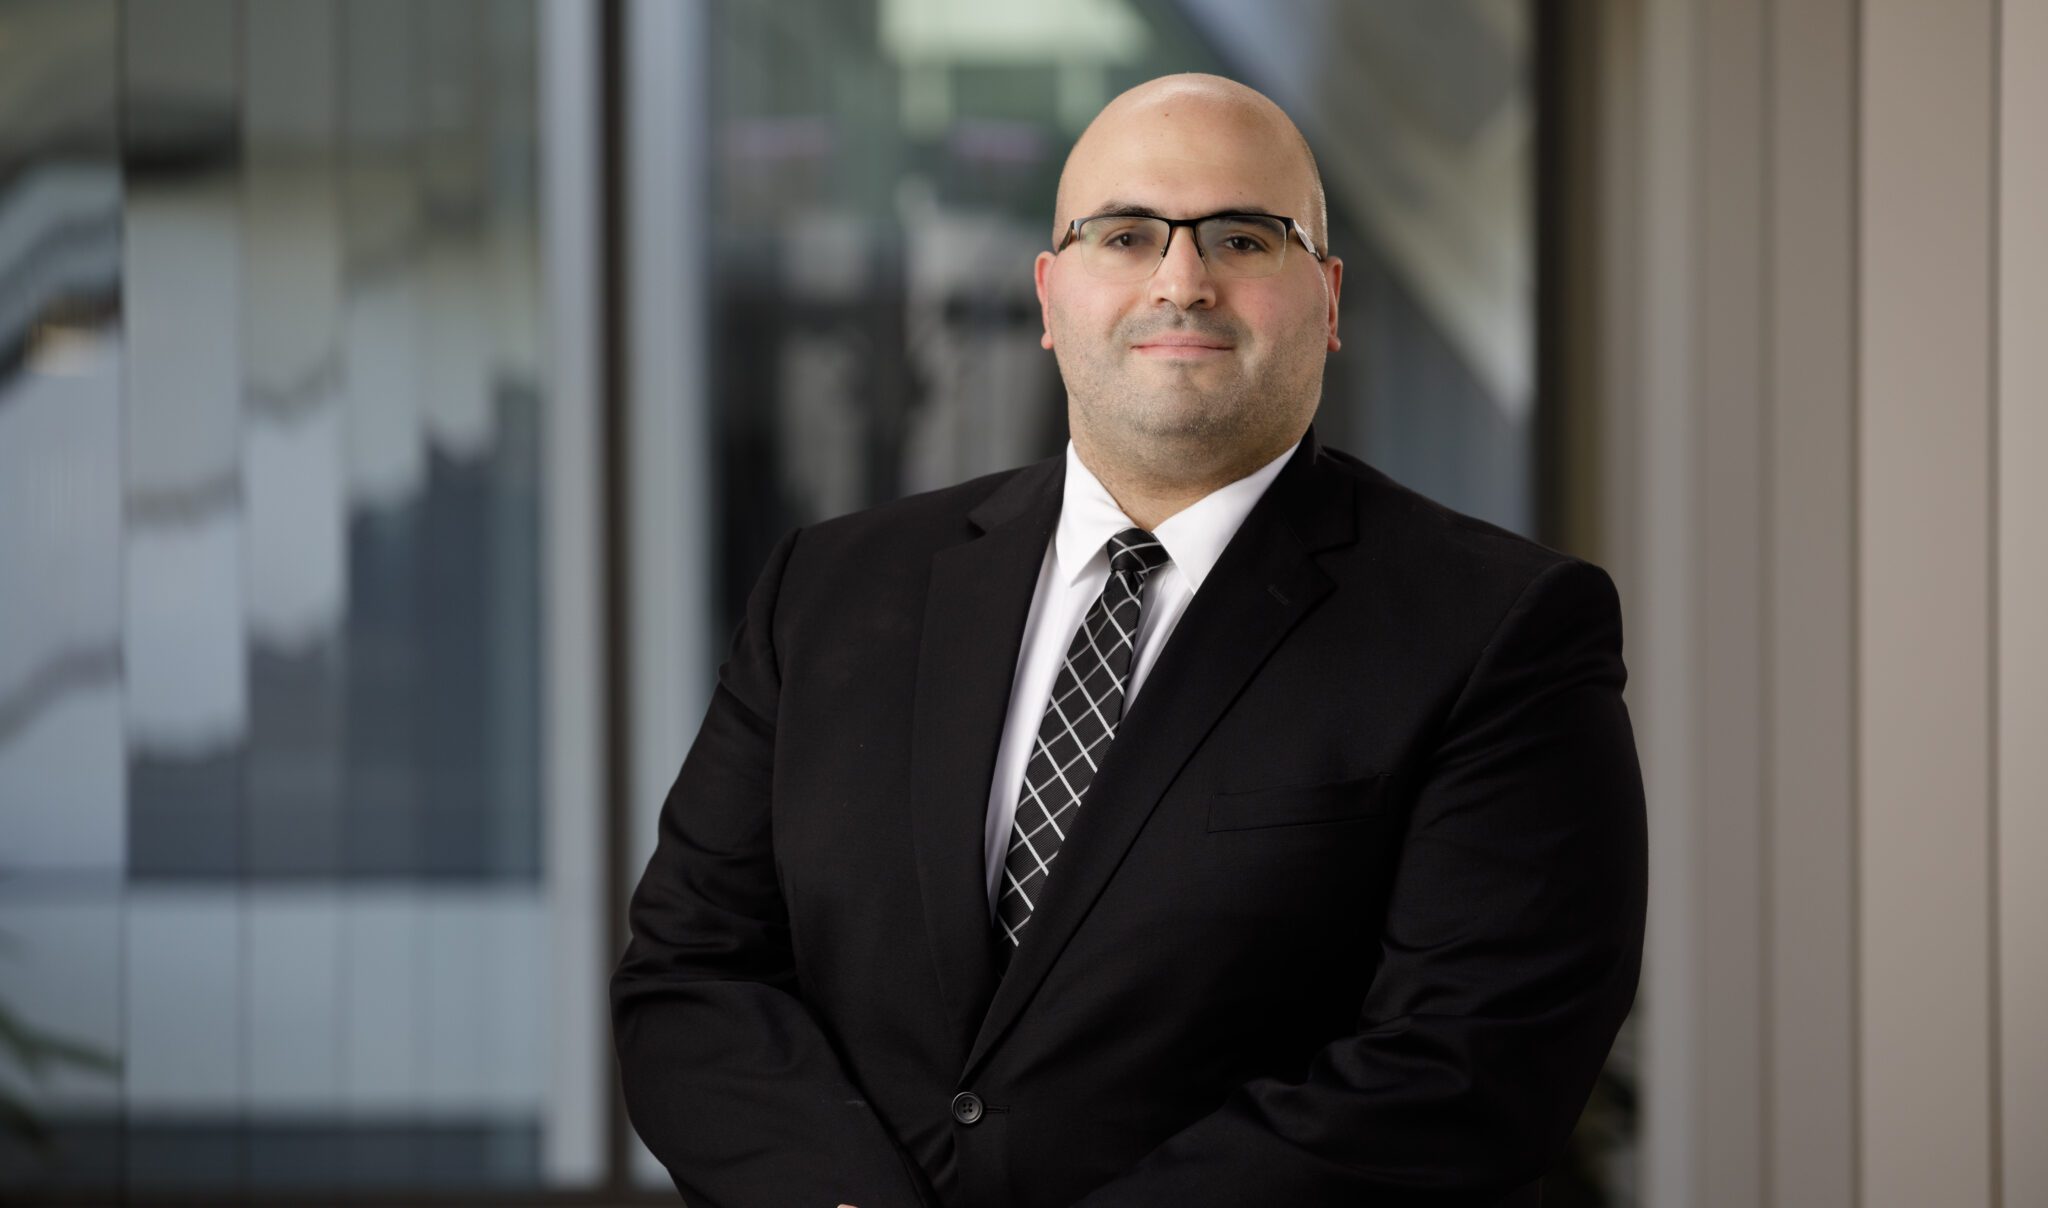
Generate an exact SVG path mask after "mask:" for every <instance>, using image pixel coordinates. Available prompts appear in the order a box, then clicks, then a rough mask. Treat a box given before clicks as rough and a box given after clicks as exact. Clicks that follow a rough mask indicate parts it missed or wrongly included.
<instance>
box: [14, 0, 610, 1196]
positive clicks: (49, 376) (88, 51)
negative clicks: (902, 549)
mask: <svg viewBox="0 0 2048 1208" xmlns="http://www.w3.org/2000/svg"><path fill="white" fill-rule="evenodd" d="M536 53H537V50H536V46H535V31H534V6H533V5H532V4H527V3H475V2H471V0H461V2H457V3H436V4H434V5H419V4H413V3H407V2H405V0H355V2H351V3H345V4H344V3H338V2H336V0H265V2H264V3H261V4H250V3H238V2H236V0H152V2H151V3H146V4H144V3H130V4H125V5H124V4H116V3H113V2H112V0H107V2H104V3H102V2H85V3H81V2H78V0H47V2H42V3H18V2H10V3H6V4H4V5H0V920H4V921H0V938H4V940H5V941H6V942H5V943H4V944H0V1012H4V1013H5V1020H4V1021H5V1022H6V1023H7V1025H8V1026H9V1027H10V1028H16V1027H18V1028H20V1029H22V1031H23V1034H25V1035H29V1036H31V1037H37V1038H41V1041H42V1043H44V1045H45V1053H46V1057H47V1062H46V1064H47V1073H46V1074H45V1075H44V1076H42V1077H37V1076H35V1075H34V1072H33V1071H31V1070H30V1069H29V1068H28V1067H27V1066H26V1065H24V1064H23V1063H22V1062H21V1061H20V1060H18V1059H15V1058H10V1057H6V1056H0V1104H7V1105H17V1106H19V1107H21V1108H22V1109H23V1114H20V1115H17V1114H16V1113H14V1112H12V1111H8V1112H0V1198H4V1199H12V1198H14V1197H15V1196H17V1195H20V1194H30V1195H33V1194H34V1193H36V1192H51V1191H58V1190H63V1189H93V1188H97V1189H101V1190H106V1189H112V1188H117V1187H118V1188H123V1189H126V1190H128V1191H131V1192H134V1193H138V1194H148V1193H154V1192H181V1193H193V1194H199V1195H202V1196H207V1195H216V1194H218V1195H222V1196H235V1197H242V1196H247V1195H252V1194H253V1195H256V1196H258V1197H259V1198H260V1197H261V1196H262V1195H263V1194H265V1193H267V1192H269V1191H273V1190H276V1191H286V1190H333V1189H343V1190H348V1189H360V1190H363V1191H365V1192H371V1193H378V1192H392V1193H400V1192H409V1191H416V1190H419V1189H432V1188H441V1189H450V1190H480V1189H486V1188H496V1189H503V1190H507V1191H514V1190H522V1189H523V1190H534V1191H538V1190H540V1189H542V1188H543V1187H545V1186H549V1185H552V1184H554V1183H555V1182H556V1180H555V1179H554V1177H553V1176H552V1175H551V1173H550V1166H549V1162H548V1160H547V1159H546V1157H545V1156H544V1155H545V1153H546V1152H547V1151H546V1149H545V1147H544V1145H543V1141H544V1135H543V1134H544V1130H545V1129H546V1128H547V1126H548V1107H549V1098H550V1087H551V1085H552V1081H553V1080H554V1079H556V1078H558V1077H565V1076H566V1077H574V1078H582V1077H594V1076H595V1074H596V1072H595V1071H564V1070H560V1069H557V1068H555V1067H554V1066H553V1065H552V1064H551V1053H552V1051H553V1049H552V1047H551V1044H550V1039H549V1035H548V1029H549V1027H550V1020H549V1018H548V1015H547V1004H548V1003H549V1002H550V994H549V984H548V983H549V977H550V971H549V967H548V966H549V963H550V962H551V961H552V960H553V959H554V953H553V952H552V950H551V947H550V945H551V943H552V942H554V941H553V937H556V936H559V935H561V934H563V932H562V931H561V929H560V927H559V926H557V925H556V922H555V920H553V919H551V917H550V909H551V904H550V902H549V900H548V899H547V896H546V894H545V893H544V890H543V884H542V872H543V861H542V852H541V846H540V842H541V840H540V816H541V793H540V787H539V786H540V783H541V774H540V773H541V769H540V756H539V752H540V751H541V750H542V749H543V742H542V739H543V735H542V733H541V725H542V722H541V712H540V708H539V703H540V692H541V683H540V673H539V668H540V666H541V654H542V651H541V644H542V635H541V620H542V617H541V611H540V598H541V594H540V593H541V583H540V581H539V567H540V565H541V563H540V542H541V520H542V517H543V512H544V509H545V507H546V506H547V503H548V501H547V499H545V498H544V496H543V493H542V490H541V476H540V471H539V455H540V446H539V439H538V432H539V429H540V425H541V422H542V420H543V418H544V415H545V413H544V411H543V408H545V407H546V406H548V405H549V403H548V400H547V399H546V398H545V397H543V393H542V389H541V379H540V376H539V357H538V352H537V350H538V348H539V345H540V325H541V323H542V320H543V313H542V301H541V296H540V290H541V287H542V281H541V279H540V270H539V258H538V251H537V248H538V238H539V236H538V231H537V222H538V213H537V206H536V202H535V194H536V182H535V179H534V177H535V171H536V165H537V163H538V148H537V146H536V142H537V134H536V123H535V120H534V114H533V108H534V106H535V104H536V103H537V95H536V78H537V68H536V63H535V59H536ZM117 106H118V113H117ZM599 989H600V988H599V987H597V986H595V985H593V986H592V987H591V993H592V994H596V993H598V992H599ZM17 1119H18V1120H28V1119H33V1120H34V1122H35V1123H34V1125H33V1127H32V1128H31V1127H29V1126H26V1125H16V1124H14V1123H11V1121H14V1120H17ZM586 1165H587V1164H586Z"/></svg>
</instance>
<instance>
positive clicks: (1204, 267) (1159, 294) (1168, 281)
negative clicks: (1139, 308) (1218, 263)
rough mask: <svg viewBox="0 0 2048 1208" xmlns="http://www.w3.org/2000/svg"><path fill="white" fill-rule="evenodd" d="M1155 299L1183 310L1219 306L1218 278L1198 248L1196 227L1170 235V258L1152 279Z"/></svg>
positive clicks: (1167, 242)
mask: <svg viewBox="0 0 2048 1208" xmlns="http://www.w3.org/2000/svg"><path fill="white" fill-rule="evenodd" d="M1148 284H1149V285H1150V286H1151V289H1152V300H1153V301H1155V302H1171V303H1172V304H1173V305H1174V306H1175V307H1177V308H1178V309H1180V310H1192V309H1194V308H1195V307H1197V306H1214V305H1216V279H1215V278H1213V277H1211V276H1210V275H1209V264H1208V262H1207V261H1206V260H1203V259H1202V253H1201V251H1200V249H1199V248H1197V247H1196V245H1195V232H1194V228H1192V227H1175V228H1173V229H1172V230H1171V231H1169V232H1168V233H1167V237H1166V256H1165V257H1164V258H1163V259H1162V260H1160V262H1159V267H1158V268H1156V269H1154V270H1152V276H1151V277H1150V278H1149V279H1148Z"/></svg>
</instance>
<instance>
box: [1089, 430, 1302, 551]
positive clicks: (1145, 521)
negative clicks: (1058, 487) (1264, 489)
mask: <svg viewBox="0 0 2048 1208" xmlns="http://www.w3.org/2000/svg"><path fill="white" fill-rule="evenodd" d="M1300 440H1301V437H1300V436H1299V435H1298V434H1297V435H1296V436H1295V437H1294V438H1293V440H1291V441H1289V442H1288V443H1287V444H1286V445H1282V446H1280V447H1279V448H1273V449H1259V450H1249V451H1247V452H1245V453H1244V454H1243V455H1241V456H1238V457H1233V458H1230V459H1228V460H1227V461H1225V462H1223V463H1220V464H1217V465H1214V466H1207V467H1203V468H1202V472H1199V473H1191V472H1189V471H1190V469H1191V467H1188V466H1177V467H1173V469H1172V472H1161V470H1159V469H1157V468H1154V467H1148V466H1138V465H1132V464H1130V463H1128V462H1126V461H1122V460H1119V459H1117V458H1112V457H1105V456H1103V455H1102V454H1101V452H1100V451H1099V450H1096V449H1092V448H1090V447H1089V445H1088V444H1087V443H1086V442H1084V441H1083V440H1082V439H1081V438H1080V435H1079V434H1078V433H1076V434H1075V439H1074V453H1075V455H1076V456H1078V457H1079V458H1080V459H1081V464H1082V465H1084V466H1087V467H1088V472H1089V473H1091V474H1093V475H1095V478H1096V480H1097V481H1098V482H1100V483H1101V484H1102V487H1103V489H1104V490H1106V491H1108V492H1109V497H1110V498H1111V499H1114V500H1116V505H1117V507H1119V508H1121V509H1123V513H1124V515H1126V516H1129V517H1130V518H1131V522H1132V523H1134V524H1136V525H1137V526H1138V527H1139V528H1142V529H1144V530H1145V531H1147V532H1152V531H1155V530H1156V529H1158V527H1159V526H1160V525H1161V524H1164V523H1165V522H1166V521H1167V519H1168V518H1170V517H1172V516H1173V515H1174V514H1175V513H1177V512H1180V511H1182V510H1183V509H1185V508H1187V507H1188V506H1190V505H1191V504H1194V503H1198V502H1200V501H1201V500H1202V499H1203V498H1204V497H1206V496H1207V495H1209V494H1210V493H1211V492H1213V491H1216V490H1218V489H1219V488H1222V487H1227V486H1229V485H1230V484H1231V483H1233V482H1236V481H1237V480H1238V479H1240V478H1243V477H1245V476H1246V475H1248V474H1250V473H1252V472H1253V471H1255V470H1257V469H1258V468H1259V467H1260V466H1263V465H1265V464H1266V463H1267V462H1269V461H1271V460H1273V459H1274V458H1275V457H1278V456H1280V454H1281V452H1282V450H1283V449H1287V448H1292V447H1293V446H1294V444H1296V443H1298V442H1299V441H1300Z"/></svg>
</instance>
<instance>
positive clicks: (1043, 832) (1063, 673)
mask: <svg viewBox="0 0 2048 1208" xmlns="http://www.w3.org/2000/svg"><path fill="white" fill-rule="evenodd" d="M1166 562H1167V557H1166V547H1165V546H1162V545H1160V544H1159V539H1158V538H1156V537H1154V536H1153V535H1152V534H1150V533H1148V532H1146V531H1145V530H1144V529H1140V528H1128V529H1125V530H1124V531H1123V532H1121V533H1118V534H1117V535H1116V536H1114V537H1111V538H1110V539H1109V582H1107V583H1105V584H1103V587H1102V594H1101V595H1100V596H1098V597H1096V599H1095V603H1094V604H1093V605H1092V606H1090V607H1089V609H1088V615H1087V616H1085V617H1082V618H1081V627H1080V628H1079V629H1077V630H1075V631H1074V640H1073V642H1072V643H1070V644H1069V645H1068V646H1067V659H1066V662H1065V664H1063V665H1062V666H1061V667H1060V673H1059V675H1058V677H1057V678H1055V679H1054V680H1053V685H1052V699H1051V700H1049V701H1047V702H1046V706H1045V718H1044V720H1042V721H1040V722H1039V723H1038V738H1037V740H1036V741H1035V742H1033V743H1032V744H1031V760H1030V762H1029V763H1028V764H1026V765H1025V768H1024V788H1023V791H1022V792H1021V793H1019V794H1018V797H1017V819H1016V821H1015V822H1014V823H1013V824H1012V825H1011V827H1010V848H1009V853H1008V854H1007V855H1006V856H1005V857H1004V859H1003V892H1002V895H1001V896H1000V897H998V898H997V899H996V953H997V958H996V959H997V961H998V964H999V967H1001V968H1008V967H1009V961H1010V954H1011V953H1013V952H1015V951H1016V949H1017V945H1018V943H1019V942H1020V941H1019V939H1018V935H1019V933H1021V932H1022V931H1023V930H1024V925H1025V924H1026V923H1029V922H1030V921H1031V912H1032V909H1033V904H1034V901H1035V899H1036V898H1038V896H1039V895H1040V893H1041V892H1042V891H1043V890H1044V888H1045V883H1046V878H1047V877H1048V876H1050V875H1051V873H1052V862H1053V857H1055V856H1057V855H1059V853H1060V845H1061V844H1062V843H1064V842H1065V841H1066V838H1067V831H1068V830H1069V829H1070V828H1071V827H1072V826H1073V824H1074V818H1075V816H1076V815H1077V814H1078V813H1079V812H1080V808H1081V797H1082V794H1084V793H1086V792H1087V791H1088V785H1089V784H1090V783H1091V782H1092V781H1094V779H1095V770H1096V768H1098V767H1100V766H1101V764H1102V757H1103V755H1104V754H1105V753H1107V752H1108V750H1109V740H1110V739H1112V738H1114V737H1116V727H1117V723H1118V722H1119V721H1122V720H1123V715H1124V689H1125V687H1126V685H1128V684H1129V683H1130V680H1131V659H1132V658H1133V657H1134V656H1135V655H1136V653H1137V645H1138V614H1139V593H1140V592H1141V591H1142V589H1143V588H1144V586H1145V576H1146V575H1148V574H1150V573H1152V572H1153V571H1155V570H1157V569H1159V568H1160V567H1161V566H1164V565H1166Z"/></svg>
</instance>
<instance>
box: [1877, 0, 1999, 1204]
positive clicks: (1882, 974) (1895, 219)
mask: <svg viewBox="0 0 2048 1208" xmlns="http://www.w3.org/2000/svg"><path fill="white" fill-rule="evenodd" d="M1993 12H1994V9H1993V0H1945V2H1944V3H1941V4H1930V3H1926V2H1925V0H1866V3H1865V5H1864V10H1863V26H1862V30H1863V37H1862V49H1863V75H1862V91H1861V105H1862V112H1861V119H1862V129H1863V136H1862V171H1861V180H1862V186H1863V205H1862V228H1861V235H1860V246H1861V252H1862V261H1863V273H1862V279H1861V307H1860V314H1861V330H1862V346H1861V356H1860V361H1861V372H1860V379H1861V385H1862V395H1863V409H1862V415H1861V433H1860V437H1861V439H1860V449H1859V452H1860V458H1861V465H1860V481H1859V484H1858V495H1859V504H1860V510H1861V514H1862V527H1861V532H1860V560H1861V565H1860V575H1859V579H1860V587H1861V594H1862V600H1863V615H1862V627H1861V632H1860V633H1859V642H1858V645H1859V661H1860V664H1861V667H1862V680H1861V684H1860V688H1861V702H1862V708H1861V723H1862V736H1861V744H1860V752H1859V766H1860V785H1861V789H1862V801H1863V811H1862V819H1861V821H1862V848H1861V852H1860V857H1861V859H1860V871H1861V895H1862V898H1861V901H1862V919H1861V930H1860V959H1861V970H1860V972H1861V1001H1862V1025H1863V1026H1862V1035H1861V1037H1860V1055H1861V1060H1862V1077H1863V1081H1862V1112H1861V1120H1860V1123H1861V1128H1862V1150H1861V1160H1862V1187H1863V1194H1864V1202H1865V1203H1866V1204H1868V1205H1870V1208H1893V1206H1896V1208H1924V1206H1925V1205H1929V1204H1984V1203H1988V1202H1989V1197H1990V1194H1991V1177H1990V1175H1991V1169H1992V1167H1991V1146H1992V1133H1993V1129H1992V1118H1991V1102H1990V1100H1991V1095H1990V1088H1991V1086H1992V1081H1991V1071H1990V1060H1989V1055H1990V1046H1991V1037H1990V1026H1991V1006H1992V1004H1991V1001H1990V997H1991V987H1992V984H1993V983H1992V969H1991V961H1990V942H1991V933H1990V922H1991V919H1990V910H1989V901H1988V897H1987V889H1986V886H1987V884H1988V881H1989V878H1990V874H1991V871H1992V870H1991V867H1990V863H1991V862H1990V858H1989V853H1990V824H1991V804H1990V802H1991V775H1990V766H1989V743H1988V742H1987V736H1988V735H1989V734H1990V726H1991V716H1990V701H1991V689H1992V684H1991V676H1990V648H1991V634H1990V627H1989V617H1990V605H1991V601H1990V586H1989V585H1990V583H1991V565H1990V556H1991V550H1990V548H1989V546H1990V533H1991V527H1990V526H1991V517H1990V483H1991V471H1992V465H1991V459H1990V448H1991V444H1990V438H1991V431H1990V421H1991V410H1990V388H1991V381H1990V365H1989V354H1990V341H1989V340H1988V339H1987V333H1988V332H1989V331H1990V330H1991V326H1990V325H1991V322H1992V314H1991V310H1990V299H1991V293H1992V287H1993V276H1992V271H1991V246H1992V243H1991V235H1992V232H1991V230H1990V225H1989V223H1990V215H1991V200H1992V199H1991V194H1990V185H1991V181H1992V179H1993V172H1992V158H1991V157H1992V150H1993V147H1992V131H1993V128H1994V127H1993V122H1992V114H1991V105H1992V80H1993V78H1994V75H1993V56H1992V47H1993V38H1992V33H1993V31H1992V18H1993Z"/></svg>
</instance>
